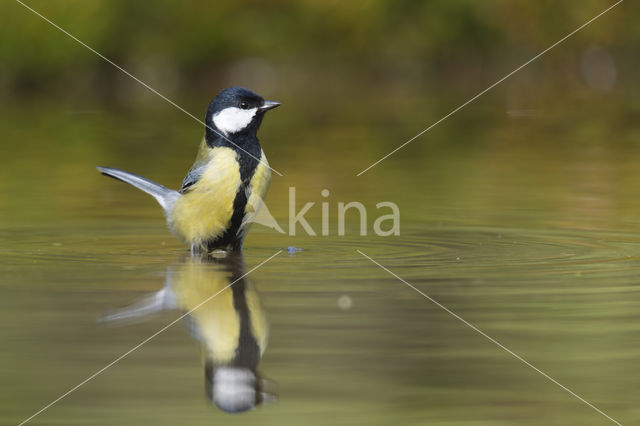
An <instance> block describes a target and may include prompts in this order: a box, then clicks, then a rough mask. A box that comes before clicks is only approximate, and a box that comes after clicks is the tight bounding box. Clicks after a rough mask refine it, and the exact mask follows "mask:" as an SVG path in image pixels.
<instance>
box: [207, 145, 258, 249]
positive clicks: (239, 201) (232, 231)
mask: <svg viewBox="0 0 640 426" xmlns="http://www.w3.org/2000/svg"><path fill="white" fill-rule="evenodd" d="M245 139H247V140H245ZM225 142H226V141H225ZM234 142H235V143H236V144H237V146H233V145H231V144H230V143H228V142H226V144H225V143H223V144H222V145H225V146H228V147H229V148H231V149H233V150H234V151H236V159H237V160H238V163H239V164H240V180H241V184H240V187H239V188H238V192H237V193H236V197H235V198H234V200H233V214H232V215H231V221H230V222H229V226H227V229H226V230H225V232H224V233H223V234H222V235H221V236H219V237H218V238H216V239H215V240H214V241H209V242H207V250H208V251H211V250H215V249H219V248H226V247H229V248H231V250H234V251H239V250H241V249H242V240H243V238H242V235H239V233H238V231H239V230H240V226H241V225H242V220H243V219H244V212H245V208H246V206H247V188H249V185H250V184H251V178H253V175H254V173H255V171H256V168H257V167H258V164H259V160H258V159H260V158H261V157H262V148H261V147H260V144H259V143H258V139H257V138H256V137H252V138H251V139H250V140H249V139H248V138H238V139H236V140H234ZM238 146H240V147H242V149H243V150H244V151H243V150H240V149H239V148H238Z"/></svg>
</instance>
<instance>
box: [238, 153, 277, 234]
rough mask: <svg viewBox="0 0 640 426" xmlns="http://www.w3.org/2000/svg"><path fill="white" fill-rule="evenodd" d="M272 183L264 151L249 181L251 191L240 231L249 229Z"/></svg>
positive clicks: (243, 231) (244, 232)
mask: <svg viewBox="0 0 640 426" xmlns="http://www.w3.org/2000/svg"><path fill="white" fill-rule="evenodd" d="M270 183H271V169H270V168H269V163H268V162H267V157H266V156H265V155H264V151H263V152H261V154H260V162H259V163H258V165H257V166H256V170H255V172H254V173H253V177H252V178H251V182H250V183H249V192H248V194H247V205H246V206H245V209H244V213H245V217H244V219H243V221H242V222H243V223H242V226H241V228H240V230H239V232H240V233H242V234H246V233H247V231H248V230H249V225H251V222H252V221H253V218H254V217H255V216H256V214H257V213H258V210H260V207H262V204H264V197H265V195H267V191H268V190H269V184H270Z"/></svg>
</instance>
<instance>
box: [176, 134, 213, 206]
mask: <svg viewBox="0 0 640 426" xmlns="http://www.w3.org/2000/svg"><path fill="white" fill-rule="evenodd" d="M208 152H209V149H208V147H207V142H206V140H205V139H204V138H203V139H202V142H200V149H199V150H198V155H197V156H196V161H195V162H194V163H193V166H191V169H190V170H189V171H188V172H187V175H186V176H185V177H184V180H183V181H182V186H181V187H180V191H179V192H180V193H181V194H184V193H185V192H187V191H188V190H189V188H190V187H191V186H192V185H193V184H195V183H196V182H198V181H199V180H200V178H201V177H202V173H204V170H205V167H206V164H207V158H208V155H207V154H208Z"/></svg>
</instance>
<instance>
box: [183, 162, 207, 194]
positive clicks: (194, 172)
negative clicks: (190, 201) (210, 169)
mask: <svg viewBox="0 0 640 426" xmlns="http://www.w3.org/2000/svg"><path fill="white" fill-rule="evenodd" d="M205 168H206V165H198V164H194V165H193V167H191V170H189V172H188V173H187V175H186V176H185V177H184V180H183V181H182V187H180V191H179V192H180V193H181V194H184V193H185V192H187V191H188V190H189V188H190V187H191V186H192V185H193V184H194V183H196V182H198V181H199V180H200V177H202V173H204V170H205Z"/></svg>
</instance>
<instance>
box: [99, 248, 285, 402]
mask: <svg viewBox="0 0 640 426" xmlns="http://www.w3.org/2000/svg"><path fill="white" fill-rule="evenodd" d="M245 275H246V271H245V267H244V260H243V259H242V256H241V255H239V254H238V255H236V254H235V253H231V254H230V255H228V256H226V257H222V258H213V257H205V256H196V257H190V258H187V259H185V260H184V261H183V262H181V263H178V264H176V265H172V266H170V267H169V268H168V270H167V279H166V282H165V286H164V288H163V289H161V290H159V291H157V292H156V293H153V294H151V295H149V296H147V297H145V298H143V299H142V300H140V301H138V302H137V303H135V304H133V305H131V306H129V307H126V308H122V309H120V310H117V311H113V312H111V313H110V314H109V315H107V316H106V317H105V318H104V319H103V320H104V321H109V322H113V321H118V322H123V321H131V320H135V319H143V318H145V317H147V316H149V315H151V314H154V313H157V312H162V311H165V310H172V309H179V310H181V311H183V312H185V313H188V315H187V316H185V317H184V319H185V321H186V324H187V328H188V330H189V332H190V333H191V335H192V336H193V337H194V338H196V339H197V340H199V341H200V342H201V353H202V359H203V364H204V372H205V393H206V395H207V397H208V398H209V400H210V401H211V402H212V403H214V404H216V405H217V406H218V407H219V408H220V409H222V410H224V411H226V412H230V413H238V412H243V411H247V410H249V409H251V408H254V407H255V406H257V405H259V404H261V403H263V402H266V401H273V400H275V399H276V396H275V395H274V394H273V393H272V392H271V391H270V388H273V384H272V383H271V382H270V381H267V380H265V379H263V378H262V377H260V375H259V373H258V372H257V367H258V363H259V362H260V360H261V358H262V354H263V353H264V350H265V348H266V346H267V340H268V331H269V326H268V322H267V318H266V315H265V312H264V310H263V308H262V304H261V303H260V299H259V295H258V293H257V292H256V290H255V287H254V286H253V284H252V283H251V282H250V281H249V280H248V279H247V278H246V277H245Z"/></svg>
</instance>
